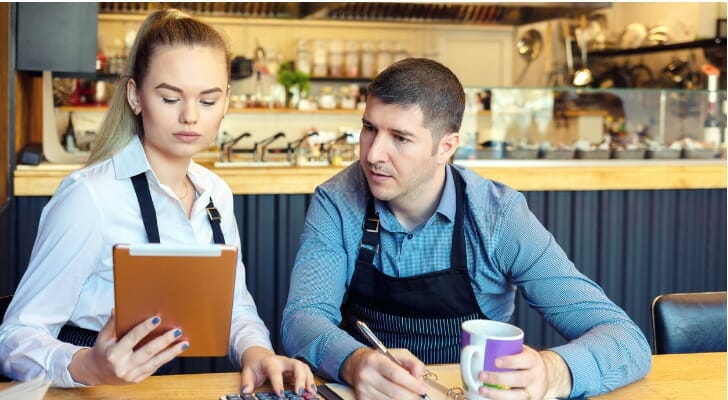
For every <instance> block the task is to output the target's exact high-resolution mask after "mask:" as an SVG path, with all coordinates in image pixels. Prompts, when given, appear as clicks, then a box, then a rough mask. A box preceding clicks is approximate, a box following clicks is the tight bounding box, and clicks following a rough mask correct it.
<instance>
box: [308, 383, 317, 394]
mask: <svg viewBox="0 0 728 400" xmlns="http://www.w3.org/2000/svg"><path fill="white" fill-rule="evenodd" d="M308 388H309V389H310V390H311V393H316V385H314V384H313V383H312V384H311V386H309V387H308Z"/></svg>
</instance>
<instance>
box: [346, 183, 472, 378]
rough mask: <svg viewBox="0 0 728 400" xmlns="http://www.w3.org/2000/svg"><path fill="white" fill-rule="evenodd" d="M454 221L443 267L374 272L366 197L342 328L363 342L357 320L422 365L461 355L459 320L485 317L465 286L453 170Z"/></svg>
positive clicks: (372, 226) (461, 192)
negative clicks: (412, 271)
mask: <svg viewBox="0 0 728 400" xmlns="http://www.w3.org/2000/svg"><path fill="white" fill-rule="evenodd" d="M452 176H453V179H454V181H455V191H456V211H455V224H454V227H453V234H452V248H451V253H450V254H451V255H450V260H451V261H450V262H451V266H450V268H448V269H445V270H442V271H436V272H430V273H426V274H421V275H416V276H411V277H405V278H396V277H391V276H389V275H385V274H384V273H382V272H380V271H378V270H377V269H376V267H375V266H374V263H373V260H374V256H375V255H376V253H377V252H378V251H379V217H378V216H377V215H376V213H375V212H374V200H373V199H372V198H371V196H370V198H369V201H368V205H367V212H366V216H365V217H364V223H363V226H362V231H363V234H362V242H361V245H360V248H359V256H358V258H357V262H356V267H355V269H354V275H353V276H352V278H351V283H350V284H349V288H348V289H347V292H346V295H345V296H344V302H343V304H342V306H341V313H342V323H341V328H342V329H344V330H346V331H347V332H348V333H349V334H351V335H352V336H353V337H354V338H356V339H357V340H359V341H360V342H362V343H365V344H366V343H368V342H367V340H366V339H365V338H364V337H363V336H362V335H361V334H360V333H359V332H358V329H357V328H356V321H357V320H362V321H364V322H366V323H367V325H369V328H371V330H372V331H373V332H374V334H376V335H377V337H379V339H380V340H381V341H382V342H383V343H384V344H385V345H386V346H387V347H390V348H406V349H408V350H409V351H410V352H411V353H412V354H414V355H415V356H416V357H417V358H419V359H420V360H421V361H422V362H424V363H425V364H442V363H454V362H458V360H459V359H460V324H462V323H463V322H464V321H467V320H471V319H476V318H481V319H484V318H486V316H485V315H484V314H483V312H482V311H481V310H480V307H479V305H478V302H477V300H476V298H475V294H474V293H473V289H472V286H471V284H470V276H469V275H468V271H467V254H466V252H465V233H464V228H463V204H464V203H465V189H464V182H463V181H462V178H461V177H460V175H459V174H458V173H457V172H456V171H453V174H452Z"/></svg>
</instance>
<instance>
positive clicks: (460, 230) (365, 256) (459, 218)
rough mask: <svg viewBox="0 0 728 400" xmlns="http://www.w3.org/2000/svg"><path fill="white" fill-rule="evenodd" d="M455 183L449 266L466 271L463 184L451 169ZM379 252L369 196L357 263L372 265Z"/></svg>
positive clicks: (377, 221)
mask: <svg viewBox="0 0 728 400" xmlns="http://www.w3.org/2000/svg"><path fill="white" fill-rule="evenodd" d="M451 171H452V177H453V181H454V182H455V204H456V205H455V223H454V224H453V232H452V246H451V247H450V260H451V261H450V264H451V266H452V267H454V268H455V269H462V270H467V253H466V252H465V227H464V225H463V208H464V207H463V205H464V203H465V182H463V178H462V177H460V174H459V173H458V172H457V171H455V169H454V168H453V169H451ZM378 251H379V216H378V215H377V214H376V213H375V212H374V196H372V195H371V194H370V195H369V199H368V200H367V211H366V216H365V217H364V222H363V223H362V237H361V242H360V243H359V256H358V257H357V261H360V262H363V263H366V264H370V265H374V256H375V255H376V254H377V252H378Z"/></svg>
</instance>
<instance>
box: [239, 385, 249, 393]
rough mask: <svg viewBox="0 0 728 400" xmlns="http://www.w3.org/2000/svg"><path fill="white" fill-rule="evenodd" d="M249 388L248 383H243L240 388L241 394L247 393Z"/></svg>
mask: <svg viewBox="0 0 728 400" xmlns="http://www.w3.org/2000/svg"><path fill="white" fill-rule="evenodd" d="M247 390H248V385H243V387H241V388H240V394H243V393H245V392H246V391H247Z"/></svg>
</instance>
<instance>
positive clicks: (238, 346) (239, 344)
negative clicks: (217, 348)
mask: <svg viewBox="0 0 728 400" xmlns="http://www.w3.org/2000/svg"><path fill="white" fill-rule="evenodd" d="M253 346H258V347H263V348H265V349H269V350H270V351H273V345H271V343H270V340H267V339H264V338H250V337H243V338H239V339H238V340H237V341H236V342H235V345H234V346H233V348H232V349H230V362H232V363H233V365H236V366H238V368H242V367H243V366H242V365H241V363H242V361H243V353H245V350H248V349H249V348H251V347H253Z"/></svg>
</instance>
